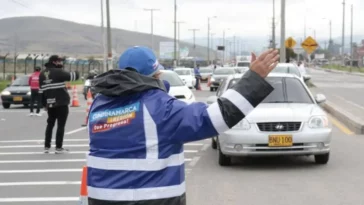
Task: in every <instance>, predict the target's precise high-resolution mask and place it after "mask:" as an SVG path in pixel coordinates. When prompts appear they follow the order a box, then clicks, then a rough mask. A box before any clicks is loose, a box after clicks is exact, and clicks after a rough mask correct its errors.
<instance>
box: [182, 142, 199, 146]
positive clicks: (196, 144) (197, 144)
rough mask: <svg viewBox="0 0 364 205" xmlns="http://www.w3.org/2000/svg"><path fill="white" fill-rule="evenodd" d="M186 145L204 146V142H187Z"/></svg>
mask: <svg viewBox="0 0 364 205" xmlns="http://www.w3.org/2000/svg"><path fill="white" fill-rule="evenodd" d="M184 145H186V146H202V145H203V144H202V143H187V144H184Z"/></svg>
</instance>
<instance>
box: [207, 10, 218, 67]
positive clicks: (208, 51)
mask: <svg viewBox="0 0 364 205" xmlns="http://www.w3.org/2000/svg"><path fill="white" fill-rule="evenodd" d="M212 18H217V16H212V17H207V63H208V64H209V65H210V19H212Z"/></svg>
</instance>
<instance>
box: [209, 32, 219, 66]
mask: <svg viewBox="0 0 364 205" xmlns="http://www.w3.org/2000/svg"><path fill="white" fill-rule="evenodd" d="M214 35H215V33H210V36H211V39H210V41H211V43H210V45H211V49H212V51H213V54H214V57H213V58H214V59H216V58H217V56H216V52H215V50H214ZM212 61H214V60H212Z"/></svg>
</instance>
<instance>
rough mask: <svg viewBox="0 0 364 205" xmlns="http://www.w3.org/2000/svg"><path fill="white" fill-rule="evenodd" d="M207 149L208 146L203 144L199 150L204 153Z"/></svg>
mask: <svg viewBox="0 0 364 205" xmlns="http://www.w3.org/2000/svg"><path fill="white" fill-rule="evenodd" d="M209 147H210V144H205V145H204V146H203V147H202V148H201V151H206V150H207V149H208V148H209Z"/></svg>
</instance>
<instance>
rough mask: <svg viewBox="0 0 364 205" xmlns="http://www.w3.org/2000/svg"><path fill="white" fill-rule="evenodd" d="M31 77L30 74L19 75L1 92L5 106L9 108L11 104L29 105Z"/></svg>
mask: <svg viewBox="0 0 364 205" xmlns="http://www.w3.org/2000/svg"><path fill="white" fill-rule="evenodd" d="M29 77H30V76H29V75H24V76H20V77H18V78H17V79H16V80H14V82H13V83H11V84H9V85H8V87H7V88H5V89H4V90H3V91H2V92H1V102H2V106H3V108H5V109H8V108H10V106H11V105H24V106H28V105H29V104H30V86H29Z"/></svg>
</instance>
